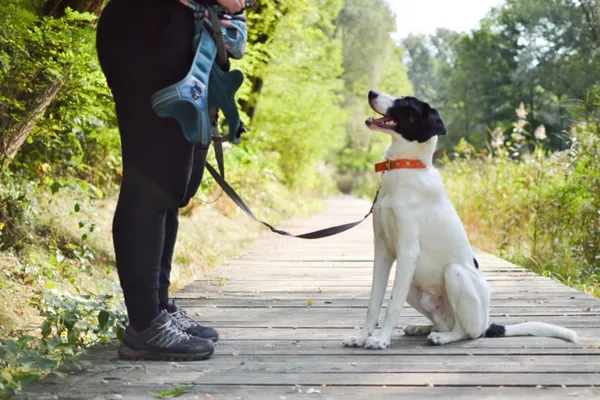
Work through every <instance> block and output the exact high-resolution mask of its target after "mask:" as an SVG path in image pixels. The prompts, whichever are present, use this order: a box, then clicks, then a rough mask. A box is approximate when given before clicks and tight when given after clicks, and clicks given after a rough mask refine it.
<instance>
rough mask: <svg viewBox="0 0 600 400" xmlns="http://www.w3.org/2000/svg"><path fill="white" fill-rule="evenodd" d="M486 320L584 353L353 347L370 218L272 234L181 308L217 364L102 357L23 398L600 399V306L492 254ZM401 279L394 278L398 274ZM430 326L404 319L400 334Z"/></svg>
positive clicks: (369, 255) (296, 226)
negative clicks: (565, 335)
mask: <svg viewBox="0 0 600 400" xmlns="http://www.w3.org/2000/svg"><path fill="white" fill-rule="evenodd" d="M369 207H370V205H369V204H368V203H367V202H364V201H360V200H356V199H353V198H349V197H341V198H336V199H333V200H331V201H330V204H329V208H328V210H326V211H325V212H324V213H323V214H321V215H318V216H315V217H312V218H309V219H306V220H303V221H298V222H297V223H292V224H290V226H288V227H285V228H290V229H293V231H294V232H299V233H300V232H304V231H308V230H312V229H316V228H322V227H326V226H330V225H332V224H336V223H340V222H348V221H354V220H357V219H358V218H360V217H361V216H362V215H364V214H365V213H366V212H367V211H368V209H369ZM477 257H478V259H479V262H480V264H481V266H482V270H483V271H484V273H485V275H486V277H487V279H488V280H489V282H490V285H491V286H492V291H493V295H492V296H493V299H492V309H491V318H492V320H493V321H494V322H499V323H515V322H522V321H534V320H540V321H545V322H551V323H557V324H560V325H563V326H566V327H569V328H572V329H574V330H575V331H576V332H577V333H578V334H579V336H580V338H581V342H580V343H579V344H570V343H566V342H563V341H560V340H556V339H545V338H542V339H540V338H530V337H525V338H503V339H480V340H475V341H469V342H460V343H455V344H450V345H447V346H444V347H433V346H429V345H427V344H426V343H425V340H424V338H409V337H403V336H402V335H401V333H400V331H398V332H397V333H396V335H395V337H393V338H392V345H391V348H389V349H387V350H385V351H380V352H375V351H369V350H363V349H345V348H342V347H341V342H342V339H343V338H344V337H345V336H346V335H348V334H350V333H351V332H352V330H353V329H355V328H357V327H358V326H359V325H360V324H361V323H362V322H363V319H364V317H365V315H366V306H367V299H368V296H369V291H370V285H371V268H372V265H371V264H372V259H373V246H372V232H371V220H370V219H369V220H368V221H367V222H365V223H364V224H362V225H360V226H359V227H358V228H356V229H354V230H351V231H349V232H346V233H344V234H341V235H338V236H335V237H333V238H328V239H323V240H318V241H302V240H298V239H291V238H283V237H277V236H274V235H271V234H266V235H264V236H263V237H261V238H260V239H259V240H258V241H257V242H256V243H255V244H254V246H253V247H252V248H251V249H250V250H249V251H247V252H246V253H245V254H244V255H243V256H241V257H239V258H237V259H234V260H231V261H230V262H228V263H227V264H225V265H222V266H221V267H219V268H217V269H215V270H214V271H212V272H211V273H210V274H209V275H207V276H206V277H205V278H204V279H202V280H198V281H197V282H195V283H194V284H192V285H190V286H188V287H186V288H185V289H184V290H182V291H181V292H180V293H179V294H178V296H177V299H178V302H179V303H180V305H182V306H183V307H184V308H185V309H187V310H188V312H190V313H192V314H195V315H197V318H198V319H199V320H201V321H204V322H206V323H207V324H210V325H213V326H215V327H218V328H219V329H220V331H221V337H222V339H221V341H220V342H219V345H218V348H217V351H216V353H215V355H214V356H213V358H212V359H210V360H208V361H203V362H194V363H174V362H171V363H167V362H165V363H158V362H154V363H153V362H148V363H131V362H121V361H118V360H117V359H116V348H115V347H114V346H108V347H98V348H95V349H94V351H92V352H91V353H90V354H89V355H88V356H87V357H88V358H89V359H90V360H91V361H92V363H93V368H90V369H89V370H88V371H85V372H82V373H77V374H74V375H72V376H70V377H69V378H68V379H58V378H52V379H47V380H46V381H44V382H43V383H42V384H40V385H38V386H36V387H34V388H32V389H31V390H29V391H28V392H27V394H25V395H24V396H21V397H20V398H22V399H94V400H95V399H151V398H156V396H155V395H153V394H151V393H160V392H164V391H166V390H170V389H173V388H175V387H182V386H190V387H189V388H188V389H187V390H185V391H184V392H183V394H181V395H180V396H178V397H177V398H178V399H260V400H270V399H274V400H285V399H304V398H307V399H398V398H406V399H477V400H481V399H583V398H585V399H587V398H590V399H591V398H596V399H597V398H600V390H598V389H595V388H594V386H595V385H600V375H599V374H598V372H600V350H599V349H598V347H599V346H600V318H599V315H600V300H598V299H594V298H592V297H590V296H586V295H584V294H582V293H579V292H577V291H575V290H573V289H569V288H567V287H565V286H563V285H561V284H559V283H556V282H554V281H551V280H549V279H546V278H543V277H540V276H538V275H535V274H533V273H531V272H529V271H526V270H523V269H521V268H520V267H518V266H515V265H513V264H510V263H508V262H506V261H503V260H501V259H498V258H495V257H493V256H491V255H488V254H485V253H479V254H478V255H477ZM392 276H393V274H392ZM409 322H425V321H424V319H423V318H422V317H421V316H419V315H418V314H417V313H416V312H415V311H414V310H412V309H411V308H408V307H407V308H405V313H404V314H403V316H402V317H401V319H400V325H406V324H407V323H409Z"/></svg>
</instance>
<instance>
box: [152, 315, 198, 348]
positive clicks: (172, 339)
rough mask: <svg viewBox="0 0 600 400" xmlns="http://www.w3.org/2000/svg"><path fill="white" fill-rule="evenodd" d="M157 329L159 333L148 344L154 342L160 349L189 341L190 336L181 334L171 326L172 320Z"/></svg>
mask: <svg viewBox="0 0 600 400" xmlns="http://www.w3.org/2000/svg"><path fill="white" fill-rule="evenodd" d="M158 329H159V333H158V334H157V335H156V336H154V337H153V338H152V339H150V340H149V341H148V342H155V343H156V345H157V346H160V347H171V346H173V345H174V344H178V343H181V342H183V341H185V340H189V339H190V335H188V334H187V333H185V332H183V331H182V330H181V329H180V328H178V327H177V325H176V324H173V320H171V319H169V320H168V321H167V322H165V323H164V324H163V325H162V326H161V327H159V328H158Z"/></svg>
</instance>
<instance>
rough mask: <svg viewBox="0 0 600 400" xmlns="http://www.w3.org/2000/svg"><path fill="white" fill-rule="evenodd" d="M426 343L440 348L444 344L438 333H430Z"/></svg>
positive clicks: (442, 337) (441, 335) (441, 336)
mask: <svg viewBox="0 0 600 400" xmlns="http://www.w3.org/2000/svg"><path fill="white" fill-rule="evenodd" d="M427 342H428V343H429V344H434V345H437V346H440V345H442V344H444V336H443V334H441V333H439V332H432V333H430V334H429V336H427Z"/></svg>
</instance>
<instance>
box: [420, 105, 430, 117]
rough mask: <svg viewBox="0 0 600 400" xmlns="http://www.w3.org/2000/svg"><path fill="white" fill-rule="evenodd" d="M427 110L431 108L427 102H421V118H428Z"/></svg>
mask: <svg viewBox="0 0 600 400" xmlns="http://www.w3.org/2000/svg"><path fill="white" fill-rule="evenodd" d="M429 110H431V107H430V106H429V103H423V111H421V117H422V118H423V119H427V118H429Z"/></svg>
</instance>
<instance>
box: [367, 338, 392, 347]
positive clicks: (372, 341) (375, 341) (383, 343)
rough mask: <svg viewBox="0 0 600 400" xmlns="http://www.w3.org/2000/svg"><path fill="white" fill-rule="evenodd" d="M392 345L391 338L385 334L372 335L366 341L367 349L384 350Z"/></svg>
mask: <svg viewBox="0 0 600 400" xmlns="http://www.w3.org/2000/svg"><path fill="white" fill-rule="evenodd" d="M389 345H390V338H387V337H383V336H371V337H370V338H368V339H367V343H365V349H371V350H383V349H387V347H388V346H389Z"/></svg>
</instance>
